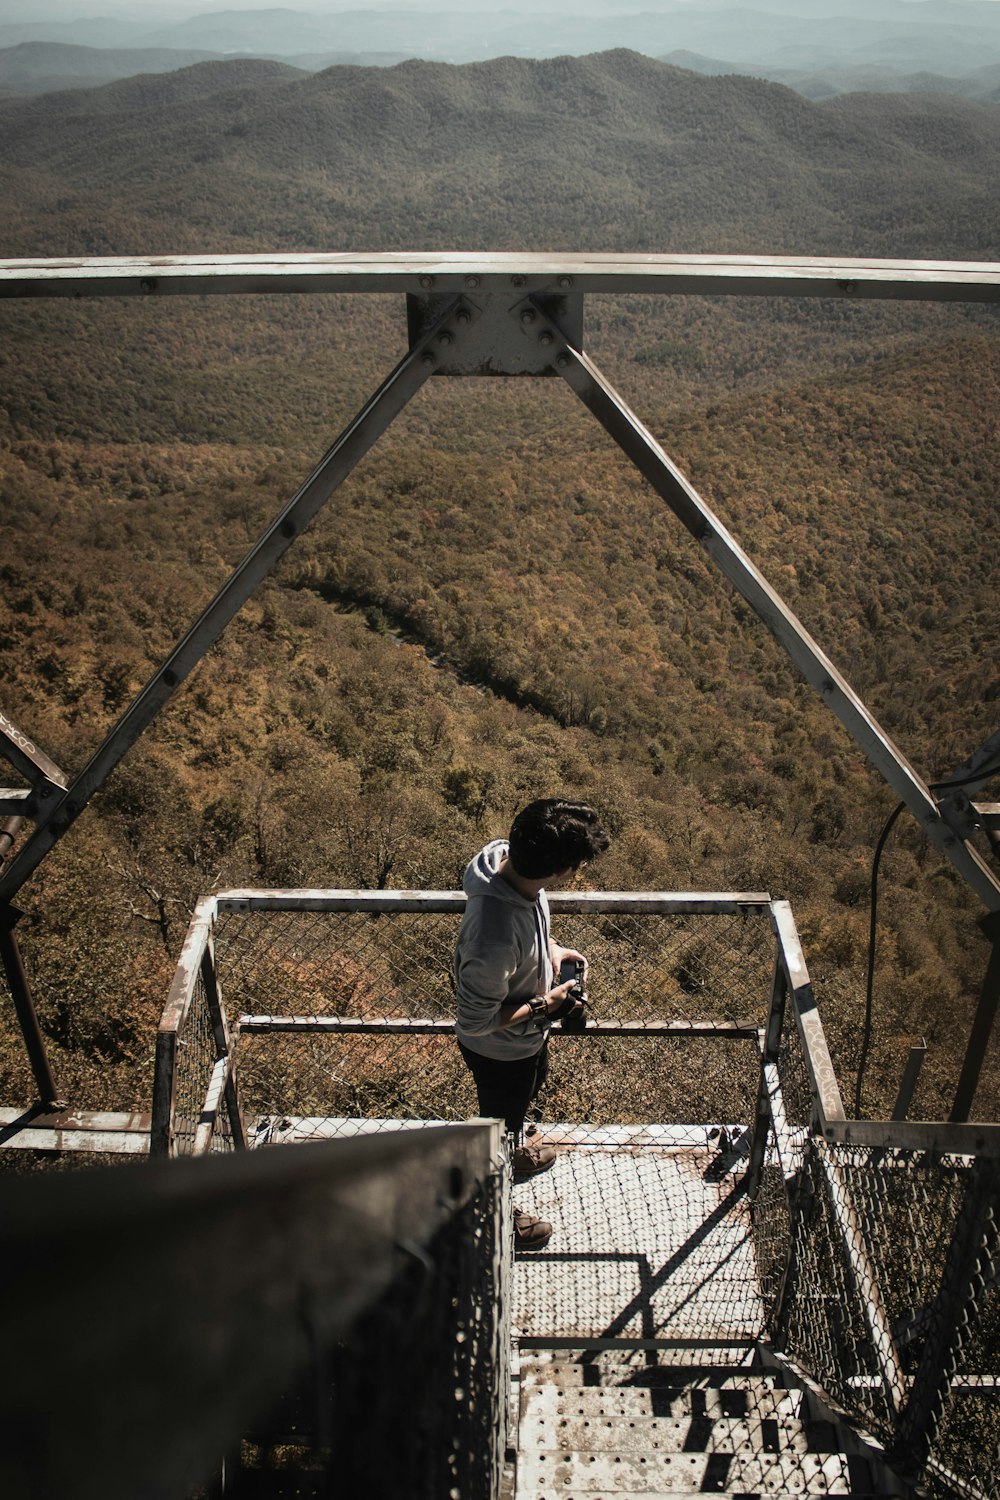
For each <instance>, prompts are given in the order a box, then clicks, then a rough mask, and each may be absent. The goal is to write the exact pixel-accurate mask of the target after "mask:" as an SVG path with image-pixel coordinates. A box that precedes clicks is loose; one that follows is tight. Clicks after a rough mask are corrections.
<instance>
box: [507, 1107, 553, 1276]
mask: <svg viewBox="0 0 1000 1500" xmlns="http://www.w3.org/2000/svg"><path fill="white" fill-rule="evenodd" d="M525 1134H526V1136H527V1137H528V1139H527V1141H526V1143H525V1144H523V1145H520V1146H517V1147H516V1148H515V1150H514V1181H515V1182H523V1181H524V1180H525V1178H527V1177H537V1176H538V1174H539V1172H547V1171H548V1170H549V1168H550V1167H551V1166H552V1165H553V1163H554V1162H555V1159H556V1153H555V1152H554V1151H553V1149H552V1147H551V1146H543V1145H542V1142H541V1140H540V1139H532V1137H535V1136H537V1131H536V1130H535V1129H534V1128H533V1127H532V1126H529V1127H528V1129H527V1131H526V1132H525ZM551 1238H552V1225H551V1224H550V1223H549V1221H548V1220H547V1219H539V1218H536V1216H535V1215H534V1214H528V1213H525V1212H524V1210H523V1209H520V1208H515V1209H514V1248H515V1249H516V1250H541V1248H542V1246H543V1245H547V1244H548V1242H549V1240H550V1239H551Z"/></svg>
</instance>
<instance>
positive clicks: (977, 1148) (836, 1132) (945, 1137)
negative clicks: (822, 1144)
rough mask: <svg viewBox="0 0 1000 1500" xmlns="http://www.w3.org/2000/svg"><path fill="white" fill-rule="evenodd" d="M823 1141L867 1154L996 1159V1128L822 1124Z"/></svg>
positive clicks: (999, 1130) (999, 1150) (999, 1154)
mask: <svg viewBox="0 0 1000 1500" xmlns="http://www.w3.org/2000/svg"><path fill="white" fill-rule="evenodd" d="M823 1135H824V1137H825V1138H826V1140H828V1141H830V1142H832V1143H833V1144H834V1145H839V1146H857V1147H859V1148H861V1149H862V1150H865V1151H869V1150H874V1151H926V1152H927V1153H928V1154H929V1155H931V1156H963V1157H972V1156H979V1157H989V1158H990V1159H992V1160H994V1161H996V1160H997V1159H1000V1125H993V1124H982V1125H979V1124H959V1125H952V1124H946V1123H944V1122H941V1121H935V1120H930V1121H921V1120H826V1121H825V1122H824V1124H823Z"/></svg>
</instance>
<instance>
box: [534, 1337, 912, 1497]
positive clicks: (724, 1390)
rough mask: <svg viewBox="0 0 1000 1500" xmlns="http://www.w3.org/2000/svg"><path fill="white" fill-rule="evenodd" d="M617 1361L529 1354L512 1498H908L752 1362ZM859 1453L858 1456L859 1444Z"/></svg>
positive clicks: (805, 1400)
mask: <svg viewBox="0 0 1000 1500" xmlns="http://www.w3.org/2000/svg"><path fill="white" fill-rule="evenodd" d="M649 1358H650V1359H651V1362H650V1363H646V1362H645V1360H643V1362H641V1363H638V1364H630V1363H618V1364H614V1363H609V1362H608V1361H607V1359H606V1357H605V1358H604V1360H603V1361H602V1359H600V1358H598V1359H596V1360H595V1359H594V1357H593V1356H592V1355H588V1354H587V1353H586V1352H584V1351H579V1352H577V1353H564V1354H557V1355H550V1356H548V1357H545V1356H535V1357H534V1358H531V1359H526V1360H522V1361H521V1364H520V1371H519V1378H518V1380H517V1382H516V1385H517V1387H518V1390H519V1395H518V1400H517V1414H518V1426H517V1465H516V1487H515V1488H514V1491H513V1493H514V1496H515V1500H557V1497H561V1500H572V1497H574V1496H576V1497H578V1500H595V1497H596V1496H600V1495H606V1496H611V1495H613V1496H615V1497H616V1500H617V1497H623V1500H624V1497H628V1500H674V1497H680V1496H687V1495H691V1494H715V1495H721V1496H725V1497H728V1500H747V1497H749V1496H767V1497H778V1496H784V1495H831V1496H833V1495H838V1496H839V1495H843V1496H847V1495H850V1496H854V1497H873V1496H901V1495H906V1494H909V1493H910V1492H909V1491H908V1490H906V1489H904V1488H903V1487H902V1486H898V1487H897V1486H896V1485H894V1484H893V1483H892V1481H891V1479H890V1478H889V1477H888V1476H887V1473H886V1470H885V1467H884V1465H881V1464H880V1463H879V1462H878V1461H877V1456H876V1455H875V1453H874V1451H873V1455H872V1458H871V1459H869V1458H866V1457H865V1456H864V1455H863V1454H862V1453H861V1452H860V1451H858V1449H859V1447H860V1445H859V1442H858V1440H857V1438H856V1436H855V1435H854V1434H853V1433H852V1432H850V1431H849V1430H848V1429H847V1428H845V1427H844V1426H843V1425H842V1424H840V1423H838V1422H836V1421H832V1420H830V1419H829V1418H828V1417H824V1416H817V1415H816V1414H815V1409H814V1407H813V1406H812V1404H811V1398H810V1395H809V1393H808V1392H806V1391H803V1390H802V1389H801V1388H795V1387H794V1386H790V1385H789V1383H788V1382H787V1380H786V1379H785V1378H783V1377H782V1376H781V1375H779V1374H778V1373H776V1372H773V1371H766V1370H764V1369H762V1368H761V1367H760V1364H759V1361H756V1360H754V1361H751V1363H750V1364H749V1365H748V1366H747V1367H745V1368H744V1367H733V1366H728V1367H727V1366H712V1365H705V1364H678V1363H674V1362H672V1361H669V1360H668V1361H667V1362H664V1363H661V1362H660V1359H659V1358H657V1357H656V1356H655V1355H652V1356H649ZM852 1450H853V1451H852Z"/></svg>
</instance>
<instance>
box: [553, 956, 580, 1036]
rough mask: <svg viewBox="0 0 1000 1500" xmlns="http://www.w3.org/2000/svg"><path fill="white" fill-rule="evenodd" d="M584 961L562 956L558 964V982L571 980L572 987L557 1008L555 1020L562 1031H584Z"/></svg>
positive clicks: (563, 982) (562, 982)
mask: <svg viewBox="0 0 1000 1500" xmlns="http://www.w3.org/2000/svg"><path fill="white" fill-rule="evenodd" d="M584 967H585V965H584V962H583V959H582V958H564V959H563V961H562V963H561V964H560V965H559V983H560V984H565V983H566V981H567V980H568V979H572V980H573V988H572V989H571V990H570V991H569V993H568V995H567V996H566V1003H565V1005H564V1006H561V1007H560V1009H559V1014H558V1016H557V1017H556V1019H557V1020H559V1021H561V1022H562V1029H563V1031H575V1032H579V1031H584V1030H586V1026H587V1010H586V1006H587V997H586V995H585V994H584V992H583V973H584Z"/></svg>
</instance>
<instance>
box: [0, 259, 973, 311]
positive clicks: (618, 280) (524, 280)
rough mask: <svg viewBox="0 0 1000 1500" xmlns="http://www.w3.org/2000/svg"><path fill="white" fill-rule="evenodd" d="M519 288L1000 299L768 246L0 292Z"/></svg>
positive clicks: (18, 281)
mask: <svg viewBox="0 0 1000 1500" xmlns="http://www.w3.org/2000/svg"><path fill="white" fill-rule="evenodd" d="M502 286H514V287H515V288H519V289H520V288H523V289H524V290H525V291H538V290H540V289H541V288H542V287H548V286H556V287H560V288H563V289H567V288H570V287H572V288H573V290H574V291H577V292H651V293H659V294H667V295H674V296H677V295H685V294H686V295H697V296H705V295H711V296H717V295H723V296H739V297H748V296H757V297H839V298H844V297H848V298H854V297H869V298H871V297H874V298H892V299H902V300H907V301H910V300H914V301H930V302H1000V264H998V263H997V262H978V261H921V260H870V259H863V260H861V259H830V258H824V257H815V256H772V255H616V254H592V255H590V254H582V255H562V254H553V255H546V254H527V253H522V252H517V251H510V252H504V253H501V254H494V255H489V254H477V253H475V252H469V253H465V252H461V251H444V252H442V253H439V254H429V253H426V252H419V251H397V252H386V253H383V254H372V255H358V254H350V253H344V254H322V255H320V254H317V255H211V256H206V255H172V256H153V257H139V256H124V257H117V256H115V257H105V256H102V257H79V258H78V257H72V258H66V257H60V258H50V259H44V260H41V259H39V260H34V259H32V260H3V261H0V297H98V296H103V297H129V296H137V297H149V296H177V295H181V296H191V295H198V296H204V295H206V294H221V293H244V294H246V293H255V294H256V293H261V292H408V293H413V294H415V295H419V294H422V293H423V294H426V293H427V292H431V291H433V292H448V291H452V292H458V291H467V290H469V291H474V290H475V289H476V288H477V287H484V288H487V289H488V288H494V289H496V288H499V287H502Z"/></svg>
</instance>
